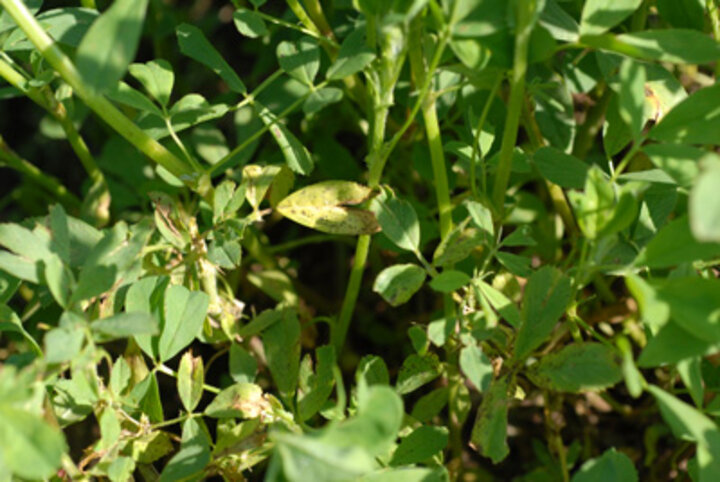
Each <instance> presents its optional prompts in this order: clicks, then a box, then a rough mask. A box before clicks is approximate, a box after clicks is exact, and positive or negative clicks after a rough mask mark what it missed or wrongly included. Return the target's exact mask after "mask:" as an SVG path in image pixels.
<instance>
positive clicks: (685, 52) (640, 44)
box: [580, 0, 720, 64]
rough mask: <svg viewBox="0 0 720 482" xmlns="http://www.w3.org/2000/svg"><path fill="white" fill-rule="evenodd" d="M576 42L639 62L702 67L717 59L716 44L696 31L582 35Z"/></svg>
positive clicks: (676, 30)
mask: <svg viewBox="0 0 720 482" xmlns="http://www.w3.org/2000/svg"><path fill="white" fill-rule="evenodd" d="M609 1H612V0H609ZM580 42H581V43H582V44H584V45H586V46H588V47H594V48H597V49H603V50H609V51H612V52H617V53H619V54H623V55H627V56H630V57H636V58H639V59H643V60H657V61H660V62H671V63H677V64H704V63H707V62H713V61H715V60H717V59H718V58H720V44H718V42H716V41H715V40H714V39H713V38H711V37H710V36H708V35H705V34H704V33H702V32H699V31H697V30H686V29H679V28H676V29H666V30H644V31H642V32H633V33H626V34H621V35H617V36H614V35H612V34H603V35H584V36H582V37H581V38H580Z"/></svg>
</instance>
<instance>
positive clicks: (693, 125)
mask: <svg viewBox="0 0 720 482" xmlns="http://www.w3.org/2000/svg"><path fill="white" fill-rule="evenodd" d="M717 102H720V85H713V86H712V87H706V88H704V89H700V90H698V91H697V92H695V93H694V94H692V95H691V96H690V97H688V98H687V99H685V100H684V101H682V102H681V103H680V104H678V105H676V106H675V107H673V108H672V110H671V111H670V112H668V113H667V115H665V117H663V119H662V120H661V121H660V122H659V123H658V124H657V125H655V126H654V127H653V128H652V129H651V130H650V133H649V136H650V137H651V138H652V139H656V140H659V141H664V142H673V143H684V144H717V143H718V142H720V134H718V129H720V112H717V110H716V109H714V108H713V106H714V105H716V103H717Z"/></svg>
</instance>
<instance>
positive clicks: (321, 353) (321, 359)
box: [297, 345, 335, 422]
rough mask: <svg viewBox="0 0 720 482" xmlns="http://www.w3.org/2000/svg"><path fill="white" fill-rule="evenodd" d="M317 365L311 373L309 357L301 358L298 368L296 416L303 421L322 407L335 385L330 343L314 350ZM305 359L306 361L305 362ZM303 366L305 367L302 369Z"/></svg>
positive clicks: (333, 353) (333, 350) (333, 357)
mask: <svg viewBox="0 0 720 482" xmlns="http://www.w3.org/2000/svg"><path fill="white" fill-rule="evenodd" d="M315 356H316V358H317V367H316V370H315V373H312V369H311V367H310V364H311V363H312V362H311V361H310V358H309V357H306V358H305V360H303V364H302V366H301V369H300V390H299V391H298V392H299V393H298V400H297V407H298V417H299V421H301V422H304V421H306V420H308V419H309V418H310V417H312V416H313V415H315V414H316V413H317V412H318V411H320V409H321V408H322V407H323V405H324V404H325V402H326V401H327V399H328V398H329V397H330V393H331V392H332V389H333V386H334V385H335V375H334V373H333V367H334V366H335V349H334V347H333V346H331V345H325V346H321V347H319V348H318V349H317V350H315ZM306 360H307V361H308V363H306ZM304 367H307V368H305V369H303V368H304ZM303 372H305V373H303Z"/></svg>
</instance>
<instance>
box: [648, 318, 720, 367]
mask: <svg viewBox="0 0 720 482" xmlns="http://www.w3.org/2000/svg"><path fill="white" fill-rule="evenodd" d="M719 350H720V345H719V344H717V343H712V342H709V341H707V340H703V339H700V338H698V337H696V336H694V335H692V334H689V332H688V330H686V329H683V328H681V327H680V326H679V325H678V324H677V323H673V322H670V323H667V324H666V325H664V326H663V327H662V328H660V329H659V330H658V332H657V333H655V335H654V336H653V337H652V338H650V339H649V340H648V343H647V345H645V348H644V349H643V351H642V353H640V356H639V357H638V366H640V367H654V366H660V365H665V364H668V363H678V362H680V361H681V360H685V359H686V358H689V357H694V356H700V355H711V354H713V353H716V352H717V351H719Z"/></svg>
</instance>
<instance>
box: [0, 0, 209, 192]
mask: <svg viewBox="0 0 720 482" xmlns="http://www.w3.org/2000/svg"><path fill="white" fill-rule="evenodd" d="M0 4H2V6H3V7H4V8H5V10H6V11H7V13H8V14H10V16H11V17H12V18H13V20H14V21H15V23H17V25H18V27H20V29H21V30H22V31H23V32H25V35H27V37H28V39H29V40H30V41H31V42H32V43H33V45H35V47H36V48H37V49H38V51H39V52H40V53H41V54H42V56H43V57H44V58H45V60H47V61H48V63H49V64H50V65H51V66H52V67H53V68H54V69H55V70H56V71H57V72H58V73H59V74H60V76H61V77H62V78H63V79H64V80H65V81H66V82H67V83H68V84H69V85H70V86H71V87H72V88H73V90H74V91H75V93H76V94H77V95H78V97H80V98H81V99H82V100H83V101H84V102H85V104H87V106H88V107H90V109H92V110H93V111H94V112H95V113H96V114H97V115H98V116H99V117H100V118H101V119H103V120H104V121H105V122H107V123H108V124H109V125H110V126H111V127H112V128H113V129H114V130H115V131H116V132H118V133H119V134H120V135H122V136H123V137H124V138H125V139H127V140H128V141H129V142H130V143H131V144H133V145H134V146H135V147H137V148H138V149H139V150H140V151H142V152H143V153H145V154H146V155H147V156H148V157H149V158H150V159H152V160H153V161H155V162H156V163H158V164H159V165H161V166H162V167H164V168H165V169H167V170H168V171H170V172H171V173H172V174H174V175H175V176H177V177H178V178H180V179H181V180H182V181H184V182H186V183H188V184H190V185H191V186H194V187H196V186H197V181H198V178H199V177H200V173H196V172H194V171H193V170H192V169H191V168H190V166H188V165H187V164H186V163H184V162H183V161H181V160H180V159H178V158H177V157H176V156H175V155H174V154H173V153H171V152H170V151H168V150H167V149H166V148H165V147H164V146H163V145H162V144H160V143H159V142H157V141H156V140H155V139H153V138H151V137H150V136H148V135H147V134H146V133H145V132H144V131H143V130H142V129H140V128H139V127H138V126H136V125H135V124H134V123H133V122H132V121H131V120H130V119H128V118H127V117H125V115H123V113H122V112H120V111H119V110H118V109H117V108H116V107H115V106H114V105H113V104H112V103H111V102H110V101H108V100H107V99H106V98H105V97H103V96H102V95H100V94H98V93H97V92H95V91H93V90H92V89H90V88H89V87H88V86H87V85H86V84H85V82H84V80H83V78H82V77H81V76H80V73H79V72H78V70H77V69H76V68H75V65H74V64H73V63H72V61H71V60H70V58H69V57H68V56H67V55H65V53H64V52H63V51H62V50H60V48H59V47H58V46H57V45H56V44H55V42H54V41H53V39H52V38H50V36H49V35H48V34H47V33H46V32H45V30H43V28H42V26H41V25H40V24H39V23H38V22H37V20H36V19H35V17H33V15H32V14H31V13H30V11H29V10H28V9H27V7H26V6H25V4H24V3H23V2H22V1H21V0H0Z"/></svg>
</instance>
